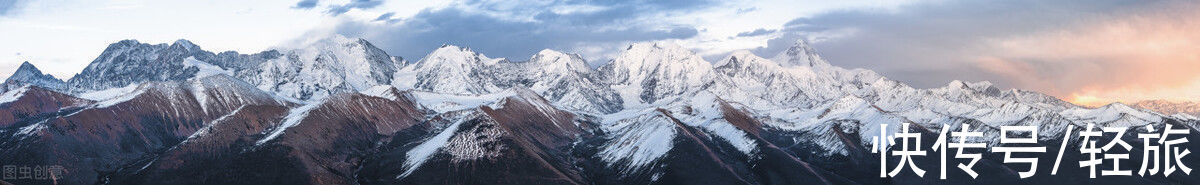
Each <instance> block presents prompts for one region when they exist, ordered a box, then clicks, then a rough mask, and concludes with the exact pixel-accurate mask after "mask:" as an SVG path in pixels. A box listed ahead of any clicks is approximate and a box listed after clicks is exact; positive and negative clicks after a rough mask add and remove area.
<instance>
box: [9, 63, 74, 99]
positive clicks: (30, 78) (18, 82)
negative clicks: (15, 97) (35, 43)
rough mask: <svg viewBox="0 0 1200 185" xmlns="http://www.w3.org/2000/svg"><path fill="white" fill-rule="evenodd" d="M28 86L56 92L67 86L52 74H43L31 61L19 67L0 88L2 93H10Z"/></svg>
mask: <svg viewBox="0 0 1200 185" xmlns="http://www.w3.org/2000/svg"><path fill="white" fill-rule="evenodd" d="M26 85H33V86H38V87H43V88H46V89H50V90H55V91H61V90H63V88H64V87H65V86H66V84H65V82H63V81H62V80H59V79H58V78H54V76H51V75H50V74H43V73H42V71H41V70H38V68H37V67H34V66H33V64H30V63H29V61H25V62H24V63H21V66H20V67H17V71H16V72H13V74H12V76H9V77H8V79H7V80H5V81H4V84H3V86H0V92H6V91H10V90H13V89H17V88H20V87H22V86H26Z"/></svg>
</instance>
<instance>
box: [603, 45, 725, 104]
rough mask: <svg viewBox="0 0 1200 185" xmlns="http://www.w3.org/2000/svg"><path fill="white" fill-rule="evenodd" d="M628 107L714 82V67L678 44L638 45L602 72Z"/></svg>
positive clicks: (622, 53)
mask: <svg viewBox="0 0 1200 185" xmlns="http://www.w3.org/2000/svg"><path fill="white" fill-rule="evenodd" d="M600 71H601V72H600V73H601V75H603V76H604V78H605V80H606V82H608V83H609V84H610V85H613V87H614V88H615V90H616V91H617V92H620V95H621V97H622V99H624V100H623V102H624V103H625V104H626V105H635V104H637V102H644V103H651V102H654V101H657V100H659V99H662V98H666V97H670V96H675V95H682V94H683V93H687V92H694V91H697V90H700V89H702V88H703V86H705V84H707V83H711V82H713V80H714V79H715V78H716V75H713V73H714V72H713V68H712V64H711V63H709V62H708V61H704V59H702V58H700V56H698V55H696V54H695V53H693V52H692V51H690V50H688V49H685V48H683V47H682V46H679V45H678V44H674V43H665V42H654V43H635V44H633V45H630V46H629V49H627V50H625V51H624V52H621V54H620V55H618V56H617V57H616V58H615V59H613V60H612V62H610V63H609V64H607V65H605V66H603V67H601V68H600Z"/></svg>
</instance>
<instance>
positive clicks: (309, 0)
mask: <svg viewBox="0 0 1200 185" xmlns="http://www.w3.org/2000/svg"><path fill="white" fill-rule="evenodd" d="M313 7H317V0H301V1H300V2H297V3H296V6H292V8H297V9H312V8H313Z"/></svg>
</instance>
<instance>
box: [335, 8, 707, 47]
mask: <svg viewBox="0 0 1200 185" xmlns="http://www.w3.org/2000/svg"><path fill="white" fill-rule="evenodd" d="M713 5H715V2H706V1H682V0H679V1H555V2H549V3H546V2H509V1H465V2H462V3H460V4H457V5H453V6H450V7H445V8H438V9H425V10H422V11H420V12H419V13H417V14H416V15H414V16H412V17H406V18H396V19H392V18H391V17H392V16H388V15H384V16H380V18H379V19H377V20H387V21H385V22H386V24H378V22H376V23H370V22H360V21H344V22H342V23H340V24H339V25H337V27H336V28H335V29H334V32H336V33H338V34H342V35H346V36H350V37H361V38H366V39H368V40H370V41H372V43H374V44H376V45H379V46H380V48H384V49H386V50H387V51H388V53H389V54H392V55H399V56H402V57H405V58H409V59H410V60H416V59H419V58H421V57H424V55H425V54H427V53H429V52H430V51H432V50H433V49H435V48H436V47H437V46H439V45H441V44H454V45H462V46H467V47H470V48H472V49H474V50H476V51H479V52H481V53H484V54H487V55H488V56H489V57H505V58H510V59H513V60H523V59H526V58H528V57H530V56H531V55H533V54H534V53H536V52H537V51H539V50H541V49H546V48H550V49H557V50H564V51H567V52H580V53H581V54H585V57H590V58H592V59H595V58H596V57H597V56H595V55H596V54H598V53H605V52H608V51H600V50H609V49H610V48H611V50H616V49H619V48H620V47H621V46H620V45H623V44H627V43H629V42H637V41H651V40H662V39H686V38H691V37H694V36H696V35H697V34H698V33H699V32H700V31H699V30H697V29H696V28H695V26H693V25H682V24H669V23H662V22H656V21H655V20H656V19H657V18H661V17H665V16H669V15H671V14H679V13H687V12H690V11H697V10H701V9H704V8H708V7H712V6H713ZM598 47H602V48H598ZM589 62H591V63H600V62H603V61H589Z"/></svg>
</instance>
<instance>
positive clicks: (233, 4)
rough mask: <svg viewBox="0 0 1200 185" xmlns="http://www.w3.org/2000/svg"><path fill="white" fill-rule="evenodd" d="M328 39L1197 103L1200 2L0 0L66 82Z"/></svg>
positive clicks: (4, 65) (9, 41)
mask: <svg viewBox="0 0 1200 185" xmlns="http://www.w3.org/2000/svg"><path fill="white" fill-rule="evenodd" d="M332 34H341V35H345V36H349V37H360V38H365V39H367V40H369V41H371V42H372V43H374V44H376V45H377V46H379V47H381V48H383V49H384V50H386V51H388V53H389V54H392V55H397V56H402V57H405V58H408V59H410V60H417V59H419V58H421V57H422V56H424V54H426V53H428V52H429V51H431V50H433V49H434V48H436V47H438V46H440V45H442V44H455V45H463V46H468V47H471V48H473V49H474V50H476V51H479V52H482V53H484V54H486V55H488V56H491V57H505V58H511V59H514V60H524V59H527V58H529V57H530V56H531V55H532V54H533V53H535V52H537V51H538V50H541V49H543V48H550V49H556V50H561V51H567V52H573V53H579V54H582V55H584V56H585V58H587V59H589V60H590V61H589V62H591V63H593V64H596V65H598V64H601V63H604V62H605V61H606V60H607V58H608V57H611V56H614V55H615V54H616V53H615V52H617V51H618V50H620V49H621V48H623V47H624V46H625V45H627V44H629V43H633V42H645V41H662V40H666V41H670V42H676V43H679V44H681V45H684V46H685V47H689V48H691V49H693V50H694V51H695V52H697V53H698V54H701V55H703V56H704V57H705V58H706V59H709V60H716V59H720V58H722V57H724V55H726V54H728V53H729V52H731V51H734V50H740V49H747V50H751V51H753V52H755V53H757V54H759V55H762V56H772V55H775V53H777V52H779V51H780V50H782V49H783V48H785V47H787V46H789V45H791V43H792V42H793V41H794V40H796V39H800V38H804V39H808V40H809V41H810V42H812V43H813V45H814V46H815V48H816V49H817V50H818V52H820V53H821V54H823V56H824V57H825V58H826V59H827V60H829V61H830V62H831V63H832V64H834V65H838V66H843V67H849V68H866V69H871V70H875V71H877V72H879V73H882V74H883V75H885V76H887V77H888V78H891V79H895V80H900V81H903V82H906V83H908V84H910V85H913V86H916V87H921V88H928V87H936V86H943V85H945V84H946V83H947V82H949V81H951V80H953V79H962V80H968V81H981V80H987V81H992V82H993V83H994V84H997V85H998V86H1000V87H1002V88H1021V89H1030V90H1036V91H1041V92H1045V93H1048V94H1051V95H1055V96H1058V97H1060V98H1063V99H1066V100H1069V101H1073V102H1077V103H1082V104H1091V105H1095V104H1102V103H1107V102H1113V101H1126V102H1130V101H1138V100H1145V99H1167V100H1192V101H1195V100H1200V72H1197V71H1198V70H1200V3H1198V2H1195V1H1154V0H1092V1H1042V0H972V1H945V0H905V1H901V0H867V1H835V2H830V1H824V0H813V1H807V0H802V1H795V0H759V1H737V0H735V1H692V0H642V1H637V0H635V1H624V0H595V1H588V0H565V1H509V0H465V1H377V0H350V1H345V0H341V1H329V0H262V1H244V0H216V1H151V0H119V1H96V0H41V1H28V0H0V43H3V44H0V76H8V75H9V74H11V73H12V72H13V71H14V70H16V66H18V65H19V64H20V63H21V62H23V61H29V62H31V63H33V64H35V65H36V66H38V67H39V68H41V69H42V70H43V71H46V72H48V73H51V74H53V75H55V76H58V77H60V78H69V77H70V76H72V75H73V74H74V73H76V72H78V71H80V70H82V68H83V67H85V66H86V65H87V63H89V62H91V61H92V59H94V58H95V57H96V56H97V55H99V54H100V52H101V51H102V50H103V49H104V47H105V46H107V45H108V44H110V43H113V42H116V41H119V40H123V39H137V40H139V41H142V42H150V43H168V42H171V41H174V40H176V39H188V40H191V41H193V42H195V43H197V44H198V45H200V46H202V47H204V48H205V49H208V50H213V51H225V50H236V51H240V52H243V53H248V52H258V51H261V50H265V49H270V48H273V47H288V46H294V45H297V44H300V43H305V42H308V41H311V40H312V39H314V38H322V37H326V36H329V35H332Z"/></svg>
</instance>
